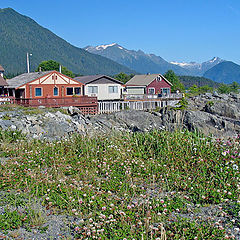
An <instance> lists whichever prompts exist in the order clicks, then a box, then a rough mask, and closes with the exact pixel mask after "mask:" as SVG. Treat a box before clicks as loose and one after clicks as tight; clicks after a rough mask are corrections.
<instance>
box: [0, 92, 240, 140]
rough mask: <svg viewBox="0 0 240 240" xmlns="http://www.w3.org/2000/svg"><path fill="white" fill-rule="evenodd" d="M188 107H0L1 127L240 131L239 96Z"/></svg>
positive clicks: (199, 99)
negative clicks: (90, 110)
mask: <svg viewBox="0 0 240 240" xmlns="http://www.w3.org/2000/svg"><path fill="white" fill-rule="evenodd" d="M188 102H189V106H188V108H187V109H185V110H174V109H172V108H163V109H161V110H160V111H158V112H157V111H152V112H146V111H136V110H125V111H121V112H115V113H111V114H102V115H97V116H89V117H84V116H83V115H82V114H81V113H80V111H79V109H77V108H75V107H70V108H68V109H67V110H68V111H67V110H66V109H65V110H64V109H57V110H54V109H47V108H43V109H27V108H8V109H6V108H3V109H2V111H1V108H0V111H1V112H0V127H1V128H2V129H4V130H6V129H11V130H19V131H22V132H23V133H24V134H26V135H27V136H29V137H31V138H37V139H49V140H53V139H61V138H66V137H68V136H70V135H72V134H73V133H79V134H90V135H91V134H96V133H109V132H112V131H129V132H136V131H140V132H145V131H150V130H153V129H166V130H169V131H173V130H175V129H188V130H190V131H200V132H202V133H204V134H205V135H213V136H216V137H233V136H236V135H238V134H240V95H238V94H231V95H219V94H205V95H201V96H196V97H192V98H190V99H188Z"/></svg>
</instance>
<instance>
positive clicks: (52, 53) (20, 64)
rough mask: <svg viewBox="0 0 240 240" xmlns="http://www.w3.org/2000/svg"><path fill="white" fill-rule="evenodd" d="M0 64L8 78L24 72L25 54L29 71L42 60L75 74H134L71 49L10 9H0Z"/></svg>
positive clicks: (66, 43) (65, 43) (114, 63)
mask: <svg viewBox="0 0 240 240" xmlns="http://www.w3.org/2000/svg"><path fill="white" fill-rule="evenodd" d="M0 36H1V37H0V45H1V46H4V47H2V48H1V52H0V61H1V62H0V64H1V65H2V66H3V67H4V68H5V70H6V72H7V73H8V74H16V73H20V72H26V53H27V52H29V53H32V54H33V55H32V56H31V57H30V62H31V71H34V70H35V69H36V68H37V66H38V64H39V63H40V62H42V61H46V60H55V61H57V62H60V63H61V64H62V65H63V66H65V67H67V68H68V69H69V70H71V71H72V72H74V73H77V74H85V75H88V74H110V75H113V74H117V73H119V72H126V73H132V72H134V71H132V70H130V69H128V68H127V67H125V66H122V65H120V64H118V63H116V62H114V61H112V60H110V59H107V58H104V57H102V56H99V55H95V54H91V53H89V52H87V51H85V50H83V49H81V48H77V47H74V46H73V45H71V44H69V43H68V42H66V41H65V40H63V39H62V38H60V37H58V36H57V35H55V34H54V33H52V32H51V31H49V30H48V29H46V28H43V27H41V26H40V25H39V24H37V23H36V22H35V21H34V20H32V19H31V18H29V17H26V16H23V15H21V14H19V13H17V12H16V11H14V10H13V9H11V8H7V9H0Z"/></svg>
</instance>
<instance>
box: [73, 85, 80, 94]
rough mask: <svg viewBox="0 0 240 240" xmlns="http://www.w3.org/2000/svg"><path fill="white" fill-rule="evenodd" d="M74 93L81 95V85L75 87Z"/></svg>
mask: <svg viewBox="0 0 240 240" xmlns="http://www.w3.org/2000/svg"><path fill="white" fill-rule="evenodd" d="M74 94H75V95H81V88H80V87H75V88H74Z"/></svg>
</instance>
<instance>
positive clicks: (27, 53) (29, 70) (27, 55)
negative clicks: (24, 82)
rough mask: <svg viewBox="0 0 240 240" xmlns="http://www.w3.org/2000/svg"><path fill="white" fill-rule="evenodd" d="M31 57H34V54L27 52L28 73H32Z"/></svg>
mask: <svg viewBox="0 0 240 240" xmlns="http://www.w3.org/2000/svg"><path fill="white" fill-rule="evenodd" d="M29 56H32V54H31V53H30V54H29V53H28V52H27V73H30V61H29Z"/></svg>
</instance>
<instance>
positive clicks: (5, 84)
mask: <svg viewBox="0 0 240 240" xmlns="http://www.w3.org/2000/svg"><path fill="white" fill-rule="evenodd" d="M0 86H8V83H7V82H6V80H5V79H4V78H3V77H2V76H1V75H0Z"/></svg>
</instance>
